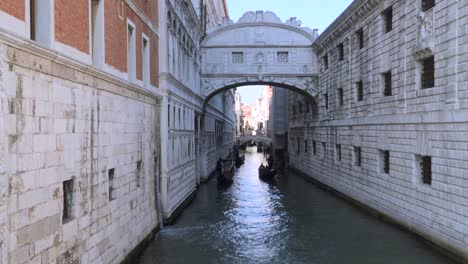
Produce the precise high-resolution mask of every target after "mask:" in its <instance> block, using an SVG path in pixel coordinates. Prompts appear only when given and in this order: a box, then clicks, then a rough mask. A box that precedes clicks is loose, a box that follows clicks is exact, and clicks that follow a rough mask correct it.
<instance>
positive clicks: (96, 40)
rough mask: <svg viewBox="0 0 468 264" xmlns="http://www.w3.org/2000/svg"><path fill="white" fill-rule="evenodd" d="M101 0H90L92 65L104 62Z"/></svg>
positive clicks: (99, 64) (100, 64)
mask: <svg viewBox="0 0 468 264" xmlns="http://www.w3.org/2000/svg"><path fill="white" fill-rule="evenodd" d="M102 3H103V1H101V0H92V1H91V47H92V51H91V55H92V59H93V65H95V66H98V67H100V66H102V65H103V64H104V7H103V5H102Z"/></svg>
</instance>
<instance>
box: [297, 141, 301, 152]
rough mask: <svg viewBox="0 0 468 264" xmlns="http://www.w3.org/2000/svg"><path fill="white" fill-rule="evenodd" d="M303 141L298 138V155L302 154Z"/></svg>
mask: <svg viewBox="0 0 468 264" xmlns="http://www.w3.org/2000/svg"><path fill="white" fill-rule="evenodd" d="M300 144H301V140H300V139H299V138H297V154H299V153H301V145H300Z"/></svg>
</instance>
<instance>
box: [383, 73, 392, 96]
mask: <svg viewBox="0 0 468 264" xmlns="http://www.w3.org/2000/svg"><path fill="white" fill-rule="evenodd" d="M382 81H383V85H384V91H383V94H384V96H391V95H392V72H391V71H388V72H386V73H384V74H382Z"/></svg>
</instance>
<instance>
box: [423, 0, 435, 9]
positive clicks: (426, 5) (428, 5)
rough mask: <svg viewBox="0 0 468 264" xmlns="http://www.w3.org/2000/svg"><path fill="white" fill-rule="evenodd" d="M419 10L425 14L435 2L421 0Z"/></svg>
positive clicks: (432, 0) (433, 0)
mask: <svg viewBox="0 0 468 264" xmlns="http://www.w3.org/2000/svg"><path fill="white" fill-rule="evenodd" d="M421 1H422V2H421V5H422V6H421V10H422V11H423V12H426V11H427V10H429V9H432V8H433V7H434V6H435V0H421Z"/></svg>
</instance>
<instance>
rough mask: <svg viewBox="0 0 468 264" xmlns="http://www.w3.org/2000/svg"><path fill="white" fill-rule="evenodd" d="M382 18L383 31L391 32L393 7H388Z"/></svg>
mask: <svg viewBox="0 0 468 264" xmlns="http://www.w3.org/2000/svg"><path fill="white" fill-rule="evenodd" d="M382 18H383V20H384V30H385V33H388V32H390V31H392V30H393V7H391V6H390V7H389V8H387V9H385V10H384V11H383V12H382Z"/></svg>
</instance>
